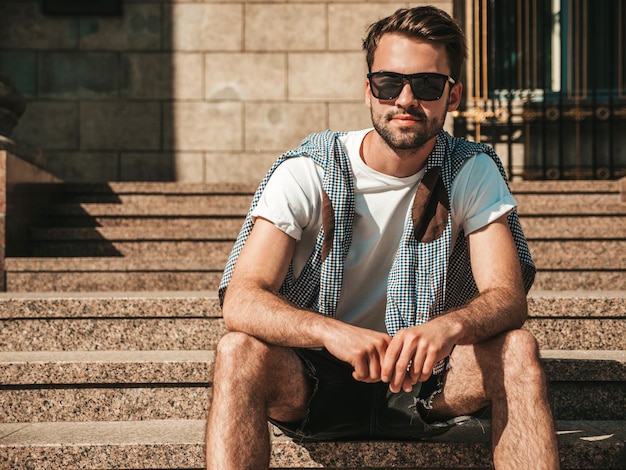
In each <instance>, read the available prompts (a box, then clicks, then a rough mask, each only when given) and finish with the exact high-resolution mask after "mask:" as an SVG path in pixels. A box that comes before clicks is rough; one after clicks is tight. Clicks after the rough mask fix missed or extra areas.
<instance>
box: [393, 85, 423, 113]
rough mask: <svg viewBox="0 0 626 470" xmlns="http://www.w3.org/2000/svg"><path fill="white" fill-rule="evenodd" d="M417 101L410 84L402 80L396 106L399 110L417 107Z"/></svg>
mask: <svg viewBox="0 0 626 470" xmlns="http://www.w3.org/2000/svg"><path fill="white" fill-rule="evenodd" d="M418 101H419V100H418V99H417V98H416V97H415V95H414V94H413V90H412V89H411V84H410V83H409V81H408V80H407V79H405V80H404V83H403V84H402V91H401V92H400V94H399V95H398V97H397V98H396V105H397V106H400V107H401V108H408V107H411V106H417V102H418Z"/></svg>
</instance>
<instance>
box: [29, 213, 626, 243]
mask: <svg viewBox="0 0 626 470" xmlns="http://www.w3.org/2000/svg"><path fill="white" fill-rule="evenodd" d="M59 220H61V222H63V220H62V219H55V222H56V221H59ZM88 220H89V219H86V218H85V219H84V221H85V223H87V221H88ZM100 220H101V222H102V223H100V224H94V223H92V224H87V225H85V226H76V225H74V226H73V227H67V226H55V227H35V228H31V229H30V230H29V237H30V239H31V240H32V241H33V242H43V241H62V240H76V241H89V240H110V241H113V240H196V241H200V240H235V238H236V237H237V234H238V233H239V229H240V228H241V225H242V223H243V217H239V216H237V217H208V216H207V217H183V216H179V217H171V218H165V217H133V218H130V217H129V218H127V219H120V218H114V219H112V221H108V220H107V219H104V218H103V219H100ZM122 220H125V222H124V224H123V225H122ZM71 223H72V224H76V223H77V222H76V220H74V221H73V222H71ZM521 223H522V227H523V229H524V233H525V235H526V238H527V239H529V240H546V239H548V240H549V239H555V240H577V239H582V240H604V239H614V240H619V239H622V240H623V239H626V218H625V217H622V216H597V215H593V216H580V215H574V216H561V215H549V216H532V217H530V216H528V217H522V218H521ZM64 225H65V224H64ZM182 228H184V229H185V231H181V229H182Z"/></svg>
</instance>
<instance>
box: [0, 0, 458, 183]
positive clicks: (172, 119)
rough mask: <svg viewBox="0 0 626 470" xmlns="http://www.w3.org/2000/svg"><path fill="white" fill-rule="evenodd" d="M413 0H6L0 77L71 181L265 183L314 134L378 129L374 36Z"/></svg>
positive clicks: (1, 15)
mask: <svg viewBox="0 0 626 470" xmlns="http://www.w3.org/2000/svg"><path fill="white" fill-rule="evenodd" d="M417 3H420V2H417ZM428 3H434V4H437V5H438V6H440V7H442V8H444V9H446V10H448V11H451V9H452V0H449V1H442V0H440V1H431V2H428ZM413 4H414V3H410V4H409V3H401V2H391V1H380V2H371V3H370V2H368V3H363V2H356V1H345V2H341V3H340V2H329V3H322V2H316V1H314V0H311V1H306V0H302V1H288V2H274V3H272V2H261V1H254V0H248V1H241V2H228V1H226V2H223V1H215V2H210V1H204V2H203V1H202V0H198V1H186V0H161V1H156V0H152V1H150V0H125V1H124V3H123V10H124V11H123V16H122V17H113V18H112V17H59V16H44V15H42V13H41V8H40V4H39V2H38V1H35V0H1V1H0V73H2V74H5V75H8V76H10V77H11V78H12V79H13V80H14V81H15V82H16V84H17V86H18V88H19V89H20V91H21V92H22V93H23V94H24V95H25V96H26V98H27V99H28V108H27V111H26V113H25V114H24V116H23V117H22V119H21V120H20V123H19V124H18V126H17V128H16V130H15V132H14V137H15V138H16V139H18V140H20V141H22V142H24V143H27V144H31V145H34V146H38V147H41V148H42V149H43V150H44V151H45V155H46V158H47V162H48V167H49V169H50V170H51V171H52V172H53V173H55V174H56V175H58V176H60V177H62V178H64V179H66V180H78V181H119V180H126V181H130V180H139V181H146V180H147V181H150V180H152V181H154V180H177V181H186V182H202V181H207V182H215V181H249V182H252V181H256V180H258V178H260V177H261V176H262V175H263V174H264V173H265V170H266V168H267V167H268V165H269V164H270V163H271V162H272V161H273V160H274V159H275V157H276V156H277V155H278V154H280V153H281V152H283V151H284V150H286V149H289V148H291V147H293V146H295V145H297V144H298V143H299V142H300V140H301V139H302V137H304V136H305V135H306V134H308V133H310V132H314V131H318V130H323V129H326V128H331V129H336V130H344V129H353V128H361V127H365V126H368V125H370V120H369V114H368V110H367V108H366V107H365V105H364V102H363V87H364V83H365V72H366V66H365V60H364V56H363V53H362V51H361V40H362V38H363V34H364V31H365V28H366V27H367V25H369V24H370V23H372V22H373V21H375V20H377V19H378V18H380V17H382V16H385V15H387V14H389V13H391V12H393V11H394V10H395V9H396V8H398V7H404V6H410V5H413Z"/></svg>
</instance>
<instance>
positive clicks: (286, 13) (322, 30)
mask: <svg viewBox="0 0 626 470" xmlns="http://www.w3.org/2000/svg"><path fill="white" fill-rule="evenodd" d="M245 38H246V39H245V49H246V50H247V51H319V50H324V49H325V47H326V7H325V5H324V4H322V3H319V4H303V3H297V4H296V3H294V4H289V3H287V4H284V3H265V4H249V5H246V17H245Z"/></svg>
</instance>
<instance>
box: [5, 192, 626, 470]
mask: <svg viewBox="0 0 626 470" xmlns="http://www.w3.org/2000/svg"><path fill="white" fill-rule="evenodd" d="M622 184H624V182H558V183H557V182H554V183H539V182H519V183H515V184H513V185H512V189H513V192H514V193H515V195H516V198H517V200H518V202H519V204H520V215H521V219H522V225H523V227H524V228H525V231H526V234H527V236H528V238H529V243H530V247H531V252H532V253H533V256H534V258H535V261H536V263H537V266H538V270H539V272H538V275H537V281H536V283H535V287H534V288H533V290H532V291H531V294H530V299H529V305H530V319H529V321H528V322H527V324H526V326H525V327H526V328H527V329H529V330H530V331H532V332H533V333H534V334H535V335H536V337H537V338H538V340H539V342H540V345H541V348H542V355H543V358H544V362H545V366H546V371H547V375H548V378H549V388H550V398H551V401H552V404H553V410H554V414H555V418H556V420H557V428H558V431H559V446H560V451H561V460H562V468H563V469H579V470H580V469H616V468H622V469H624V468H626V463H625V462H626V322H625V321H624V320H625V319H626V201H625V200H624V199H623V197H624V196H623V194H624V192H623V191H622V189H623V188H621V185H622ZM26 190H27V191H28V188H26ZM253 190H254V188H253V187H250V186H246V185H192V184H184V185H181V184H175V183H111V184H105V185H95V184H91V185H86V184H80V185H77V184H58V185H56V186H55V188H54V191H53V192H52V193H51V195H50V197H49V198H48V200H47V204H46V205H45V206H42V207H41V210H40V211H39V213H40V217H39V220H38V221H37V222H36V223H31V224H30V225H29V227H27V230H22V231H19V232H17V231H16V232H12V231H10V230H8V229H7V245H6V259H5V263H4V265H5V266H4V269H5V285H6V290H7V292H6V293H4V294H0V365H1V367H0V410H2V412H1V413H0V418H1V419H0V468H2V469H4V468H10V469H44V468H45V469H61V468H62V469H68V468H76V469H78V468H80V469H114V468H115V469H118V468H124V469H181V470H182V469H199V468H203V465H204V456H203V449H204V446H203V441H204V426H205V419H206V416H207V410H208V408H209V406H210V398H211V377H212V366H213V349H214V346H215V344H216V343H217V341H218V340H219V338H220V336H221V335H222V334H223V333H224V331H225V329H224V324H223V321H222V319H221V314H220V311H219V308H218V302H217V297H216V294H215V289H216V288H217V284H218V282H219V279H220V276H221V269H222V268H223V266H224V264H225V261H226V257H227V256H228V253H229V251H230V248H231V246H232V243H233V241H234V237H235V235H236V234H237V232H238V229H239V226H240V224H241V222H242V219H243V216H244V214H245V212H246V210H247V207H248V204H249V200H250V197H251V192H252V191H253ZM7 221H8V224H9V226H10V222H11V217H10V213H9V211H7ZM489 441H490V440H489V423H488V422H487V421H481V422H474V423H471V424H468V425H465V426H462V427H459V428H457V429H455V430H453V431H451V432H450V433H448V434H446V435H444V436H441V437H438V438H436V439H433V440H429V441H424V442H419V443H407V442H337V443H316V444H305V445H300V444H296V443H294V442H292V441H291V440H290V439H287V438H285V437H283V436H279V435H277V436H275V437H274V445H273V451H272V466H273V467H274V468H281V469H295V468H334V469H362V470H363V469H391V468H405V469H418V468H419V469H443V468H446V469H460V468H478V469H487V468H490V467H491V465H492V463H491V452H490V442H489Z"/></svg>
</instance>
